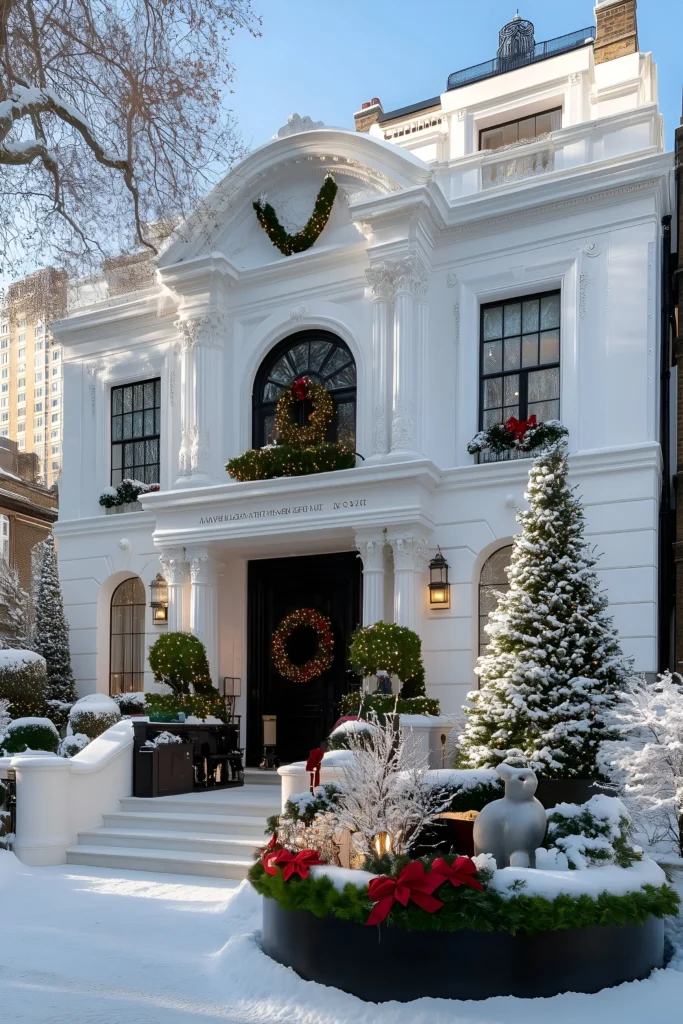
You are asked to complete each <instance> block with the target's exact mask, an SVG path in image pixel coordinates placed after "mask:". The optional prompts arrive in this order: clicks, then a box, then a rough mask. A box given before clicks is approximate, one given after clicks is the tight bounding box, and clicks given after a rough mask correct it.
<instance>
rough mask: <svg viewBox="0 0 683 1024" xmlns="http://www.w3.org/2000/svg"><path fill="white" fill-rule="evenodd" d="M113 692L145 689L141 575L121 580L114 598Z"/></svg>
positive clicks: (111, 667)
mask: <svg viewBox="0 0 683 1024" xmlns="http://www.w3.org/2000/svg"><path fill="white" fill-rule="evenodd" d="M110 635H111V646H110V662H109V692H110V693H111V694H112V696H113V695H114V694H116V693H133V692H135V691H137V690H143V689H144V674H145V586H144V584H143V582H142V580H141V579H140V578H139V576H131V578H130V579H127V580H124V581H123V583H119V585H118V587H117V588H116V590H115V591H114V593H113V594H112V599H111V634H110Z"/></svg>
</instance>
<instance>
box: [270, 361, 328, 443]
mask: <svg viewBox="0 0 683 1024" xmlns="http://www.w3.org/2000/svg"><path fill="white" fill-rule="evenodd" d="M306 399H308V401H309V402H310V403H311V405H312V406H313V411H312V412H311V413H310V414H309V417H308V423H307V424H306V426H304V427H300V426H298V425H297V424H296V423H295V422H294V420H293V419H292V413H293V410H294V403H295V402H304V401H306ZM333 416H334V401H333V400H332V396H331V394H330V393H329V391H328V390H327V388H325V387H323V385H322V384H319V383H318V381H316V380H310V378H308V377H299V378H298V380H295V381H294V383H293V384H292V385H291V386H290V387H288V388H287V390H286V391H283V392H282V394H281V395H280V398H279V399H278V403H277V406H276V408H275V436H276V437H277V439H278V442H279V444H288V445H291V446H292V448H313V447H315V445H317V444H323V442H324V440H325V434H326V433H327V428H328V426H329V425H330V423H331V422H332V418H333Z"/></svg>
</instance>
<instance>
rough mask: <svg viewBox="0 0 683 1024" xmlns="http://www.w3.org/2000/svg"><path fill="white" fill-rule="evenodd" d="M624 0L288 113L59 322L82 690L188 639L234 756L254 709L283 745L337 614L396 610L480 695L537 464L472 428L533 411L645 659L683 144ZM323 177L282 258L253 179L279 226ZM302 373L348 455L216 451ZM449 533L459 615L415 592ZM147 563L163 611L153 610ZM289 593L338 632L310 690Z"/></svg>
mask: <svg viewBox="0 0 683 1024" xmlns="http://www.w3.org/2000/svg"><path fill="white" fill-rule="evenodd" d="M615 5H616V7H617V8H619V10H621V8H624V7H626V8H629V7H632V8H633V13H634V16H635V0H607V2H606V3H603V4H600V5H599V6H598V8H596V14H597V18H598V39H597V43H596V42H595V40H594V38H593V37H594V36H595V30H594V28H591V29H582V30H580V31H579V32H578V33H572V34H571V35H569V36H566V37H562V38H561V39H560V40H552V41H551V42H550V43H547V44H546V43H535V40H534V38H533V32H534V29H533V26H531V28H529V27H528V26H529V24H530V23H528V22H524V21H522V20H520V19H515V21H513V22H512V23H510V25H508V26H505V28H504V29H503V30H502V32H501V39H500V50H499V54H498V57H497V58H496V59H495V60H494V61H491V62H490V64H488V65H484V66H480V67H479V68H478V69H477V68H474V69H467V71H466V72H461V73H458V74H456V75H452V76H451V77H450V79H449V85H450V86H451V87H450V88H448V89H446V91H445V92H444V93H443V94H441V95H440V96H438V97H436V98H434V99H432V100H429V101H425V103H423V104H415V105H413V106H412V107H409V108H405V109H404V110H400V111H393V112H389V113H386V114H385V113H384V111H383V109H382V107H381V104H379V101H373V102H372V103H371V104H366V106H365V108H364V109H363V111H361V112H359V114H358V115H356V122H357V128H360V130H356V131H351V130H345V129H337V128H329V127H324V126H322V125H320V124H317V123H314V122H311V121H310V119H308V118H304V119H303V120H302V119H301V118H298V116H296V117H293V118H290V120H289V122H288V125H287V126H285V128H284V129H281V131H280V132H279V133H278V136H277V137H275V138H274V139H273V140H272V141H271V142H269V143H267V144H266V145H264V146H261V147H260V148H259V149H257V150H255V151H254V152H252V153H251V154H250V155H249V156H247V157H246V158H245V159H244V161H243V162H242V163H241V164H240V165H239V166H237V167H236V168H235V169H234V170H233V171H232V172H231V173H230V174H229V175H228V176H227V177H226V178H225V180H224V181H223V182H222V183H221V184H220V185H219V186H218V187H217V188H216V189H215V191H214V192H213V194H212V195H211V196H210V197H209V199H208V200H207V204H206V207H205V208H204V209H203V210H199V211H197V213H196V215H195V216H194V217H193V218H191V219H190V220H189V221H188V222H187V223H186V224H185V225H183V228H182V231H181V232H180V233H179V234H178V235H177V236H176V237H175V238H174V239H173V240H172V241H171V244H170V245H169V246H168V248H167V249H166V250H165V252H164V253H163V255H162V256H161V257H160V259H159V261H158V270H157V280H156V283H155V284H154V285H153V286H152V287H148V288H146V289H145V290H142V291H138V292H135V293H132V294H129V295H118V296H116V297H114V298H111V299H105V300H100V301H98V302H94V303H93V304H91V305H85V306H81V307H79V308H77V309H75V310H73V311H72V313H71V314H70V315H69V316H68V317H66V318H65V319H64V320H62V321H61V322H59V323H57V324H55V325H54V327H53V332H54V336H55V340H56V341H57V342H58V343H59V344H60V345H62V346H63V353H64V359H63V361H64V397H65V401H64V453H63V473H62V481H61V486H60V512H59V523H58V525H57V527H56V532H57V536H58V539H59V557H60V571H61V577H62V585H63V589H64V595H65V603H66V611H67V614H68V617H69V622H70V625H71V650H72V659H73V665H74V670H75V675H76V678H77V682H78V687H79V691H80V692H81V693H82V694H84V693H89V692H93V691H103V692H110V691H111V692H117V691H120V690H122V689H123V690H127V689H142V688H143V687H144V688H145V689H153V688H154V683H153V680H152V677H151V673H150V672H149V668H148V666H147V664H146V659H145V652H146V649H147V647H148V646H149V644H151V643H152V642H153V641H154V639H155V638H156V636H157V635H159V633H160V632H161V631H163V630H166V629H169V630H173V629H183V630H190V631H192V632H193V633H196V634H197V635H199V636H200V637H201V639H202V640H203V641H204V643H205V644H206V647H207V651H208V654H209V659H210V663H211V669H212V673H213V675H214V678H215V680H216V681H218V680H220V679H222V678H224V677H230V678H231V679H235V678H238V679H240V680H241V695H240V696H239V697H238V699H237V710H238V711H239V712H240V713H241V715H242V727H243V730H244V737H243V738H244V742H245V743H246V746H247V760H248V762H249V763H252V764H253V763H258V759H259V757H260V754H261V743H262V738H261V720H262V716H263V715H269V714H275V715H277V736H278V750H279V752H280V754H281V757H282V759H283V760H284V759H288V758H294V757H297V756H298V757H300V756H302V754H303V755H305V754H306V753H307V751H308V749H309V748H310V746H313V745H316V743H319V742H320V740H322V739H323V738H324V735H325V734H326V732H325V730H327V729H328V728H329V726H330V725H331V723H332V722H333V721H334V719H335V717H336V707H337V701H338V698H339V695H340V693H341V692H344V690H345V689H346V688H348V685H349V678H350V677H349V675H348V670H347V661H346V648H347V643H348V637H349V635H350V632H351V631H352V629H353V628H355V626H356V625H357V624H358V623H359V622H362V623H365V624H369V623H373V622H376V621H378V620H380V619H384V620H389V621H392V620H393V621H396V622H398V623H400V624H402V625H407V626H410V627H412V628H414V629H416V630H417V631H418V632H419V634H420V636H421V638H422V643H423V651H424V657H425V665H426V672H427V688H428V693H429V695H430V696H432V697H437V698H438V699H439V700H440V702H441V708H442V711H443V712H446V713H454V712H457V711H458V709H459V708H460V706H461V705H462V703H463V700H464V699H465V695H466V693H467V692H468V690H470V689H471V688H473V687H474V686H476V677H475V675H474V673H473V669H474V665H475V661H476V658H477V655H478V653H479V649H480V646H481V644H482V643H485V642H486V637H485V634H483V631H482V624H483V623H484V622H485V620H486V615H487V613H488V610H489V609H490V607H491V600H492V598H491V593H492V590H495V589H496V587H497V586H499V585H504V583H505V576H504V566H505V564H506V562H507V558H508V557H509V545H510V543H511V538H512V536H513V535H514V533H515V532H516V529H517V527H516V521H515V513H516V509H517V508H518V507H519V506H522V505H523V504H524V497H523V495H524V490H525V483H526V479H527V473H528V468H529V463H528V461H526V460H524V459H518V460H514V461H510V460H507V461H497V462H492V461H488V462H487V461H484V460H483V459H481V460H480V461H477V458H476V457H475V456H472V455H470V454H468V452H467V444H468V442H469V441H470V439H471V438H472V437H473V435H474V434H475V433H476V432H477V431H478V430H479V429H480V428H481V427H482V426H486V425H489V424H492V423H495V422H500V421H503V420H505V419H507V418H508V417H509V416H511V415H514V416H516V417H518V418H526V417H528V416H530V415H532V414H536V415H537V417H538V419H539V420H547V419H552V418H560V419H561V420H562V422H563V423H564V424H565V425H566V427H567V428H568V431H569V448H570V453H571V460H570V465H571V473H572V479H573V482H574V483H575V484H576V485H578V490H579V492H580V494H581V496H582V498H583V500H584V502H585V505H586V511H587V522H588V531H589V534H590V538H591V540H592V541H593V542H594V543H595V545H596V547H597V549H598V551H599V552H600V553H601V557H600V563H599V570H600V576H601V579H602V581H603V582H604V585H605V588H606V590H607V592H608V595H609V599H610V605H611V611H612V613H613V615H614V618H615V622H616V625H617V627H618V628H619V631H620V634H621V639H622V643H623V647H624V650H625V652H626V653H627V654H629V655H632V656H633V658H634V660H635V665H636V668H637V669H639V670H642V671H647V672H649V671H653V670H655V669H656V668H657V630H658V627H657V613H658V607H657V569H658V566H657V546H658V509H659V497H660V486H661V466H662V462H661V448H660V443H659V442H660V426H659V414H660V401H659V349H660V337H659V335H660V303H661V298H660V296H661V287H660V269H661V248H662V238H663V228H662V220H663V218H665V217H667V216H668V215H669V214H670V213H671V202H672V198H671V197H672V169H673V161H672V157H671V155H670V154H667V153H666V152H665V151H664V144H663V131H662V120H661V117H660V114H659V110H658V106H657V77H656V68H655V65H654V64H653V61H652V56H651V54H649V53H640V52H638V50H637V44H635V45H627V46H626V51H627V52H625V53H624V55H621V56H618V55H617V56H615V55H614V54H615V52H616V53H617V54H618V53H620V52H621V50H619V48H617V49H616V51H615V49H614V47H612V48H611V49H610V46H607V47H605V40H604V39H603V38H601V31H607V29H606V28H604V26H603V27H601V22H600V19H601V18H602V17H604V16H605V13H606V12H607V13H609V12H610V10H611V9H612V8H615ZM612 13H614V12H613V11H612ZM627 13H628V12H627ZM608 42H609V40H608ZM633 42H634V41H633V40H632V41H631V43H632V44H633ZM601 44H602V46H601ZM622 49H623V47H622ZM598 52H599V54H600V57H599V58H598ZM368 128H369V130H367V129H368ZM328 173H329V174H331V175H332V176H333V178H334V180H335V181H336V183H337V185H338V189H339V191H338V193H337V196H336V198H335V201H334V204H333V207H332V212H331V216H330V219H329V222H328V224H327V226H326V227H325V229H324V231H323V232H322V234H321V235H320V236H319V238H318V239H317V241H316V242H315V244H314V245H313V246H312V247H311V248H309V249H308V250H307V251H305V252H302V253H299V254H295V255H290V256H284V255H282V254H281V253H280V251H279V250H278V249H277V248H275V246H274V245H273V244H272V243H271V242H270V240H269V237H268V235H267V234H266V232H265V231H264V230H263V228H262V227H261V225H260V224H259V222H258V220H257V217H256V214H255V212H254V208H253V203H254V202H255V201H257V200H259V199H260V198H262V197H263V195H264V194H265V195H266V196H267V200H268V202H269V203H271V204H272V206H273V207H274V209H275V211H276V212H277V215H278V217H279V218H280V220H281V221H282V223H283V224H284V225H285V227H286V228H287V229H288V230H290V231H297V230H299V229H300V228H301V227H302V226H303V225H304V224H305V223H306V221H307V219H308V218H309V216H310V214H311V210H312V208H313V203H314V201H315V198H316V195H317V193H318V190H319V189H320V187H321V184H322V182H323V179H324V176H325V175H326V174H328ZM302 375H305V376H308V377H309V378H312V379H315V380H318V381H320V382H322V383H323V384H324V385H325V386H326V387H327V388H328V390H329V391H330V393H331V394H332V397H333V399H334V401H335V407H336V422H335V430H336V436H337V437H339V438H342V439H344V440H346V441H348V442H350V443H352V444H353V446H354V448H355V450H356V452H357V453H358V455H359V458H358V459H357V463H358V464H357V467H356V468H355V469H346V470H341V471H337V472H331V473H323V474H318V475H310V476H300V477H291V478H280V479H273V480H261V481H256V482H236V481H234V480H232V479H231V478H230V477H229V476H228V474H227V473H226V470H225V463H226V461H227V460H228V459H229V458H232V457H234V456H237V455H239V454H240V453H242V452H244V451H246V450H247V449H249V448H251V447H259V446H262V445H264V444H265V443H267V442H269V441H270V440H271V439H272V431H273V426H272V424H273V412H274V407H275V402H276V400H277V398H278V397H279V395H280V394H281V393H282V390H283V389H284V388H286V387H288V386H289V385H290V384H291V383H292V381H293V380H294V379H295V378H297V377H300V376H302ZM123 476H130V477H134V478H137V479H143V480H147V481H148V482H153V481H158V482H159V484H160V490H159V491H158V493H153V494H149V495H146V496H144V497H143V498H142V499H141V500H142V506H143V508H142V510H141V511H135V512H131V513H130V514H126V515H105V511H104V509H102V508H101V507H100V506H99V504H98V497H99V495H100V493H101V491H102V490H103V489H104V488H105V487H106V486H108V485H110V484H111V483H117V482H118V481H119V480H120V479H121V478H122V477H123ZM439 548H440V550H441V552H442V553H443V555H444V557H445V559H446V560H447V562H448V565H449V573H450V584H451V590H450V606H449V607H447V608H443V607H439V608H433V607H431V606H430V603H429V593H428V586H427V585H428V581H429V574H428V562H429V560H430V559H431V558H432V557H434V555H435V554H436V552H437V549H439ZM160 570H161V571H162V572H163V574H164V575H165V578H166V580H167V583H168V622H167V623H163V624H155V623H154V621H153V618H152V611H151V609H150V584H151V582H152V581H153V579H154V578H155V577H156V575H157V573H158V572H159V571H160ZM299 608H313V609H315V610H317V611H319V612H321V613H323V614H325V615H327V616H328V617H329V618H330V620H331V622H332V629H333V633H334V638H335V653H334V665H333V666H332V668H331V669H330V670H329V671H328V672H327V673H326V674H325V675H324V676H323V677H320V678H318V679H317V680H313V681H311V682H309V683H306V684H301V683H298V684H297V683H292V682H291V681H289V680H286V679H284V678H283V677H282V676H280V675H279V674H278V673H277V671H276V670H275V668H274V666H273V663H272V657H271V643H272V634H273V631H274V629H276V628H277V626H278V624H279V623H280V622H281V621H282V619H283V618H284V617H285V616H287V615H288V614H290V613H291V612H292V611H295V610H297V609H299ZM300 640H301V643H300V644H299V654H298V655H296V654H292V657H293V658H296V657H297V656H298V657H299V658H300V659H303V660H306V657H309V656H310V650H309V651H308V653H307V650H308V649H307V648H306V644H307V643H308V642H309V640H310V637H309V638H307V637H305V636H302V637H300ZM302 652H303V653H302Z"/></svg>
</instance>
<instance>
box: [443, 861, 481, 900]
mask: <svg viewBox="0 0 683 1024" xmlns="http://www.w3.org/2000/svg"><path fill="white" fill-rule="evenodd" d="M476 873H477V865H476V864H475V863H474V861H473V860H471V858H470V857H456V858H455V860H454V861H453V863H452V864H450V865H449V864H447V863H446V861H445V860H444V859H443V857H439V858H438V860H435V861H434V863H433V864H432V874H433V875H441V881H442V882H447V881H448V882H450V883H451V885H453V886H455V887H456V888H457V887H458V886H459V885H468V886H469V887H470V889H478V890H479V891H480V892H481V891H482V890H483V888H484V886H483V885H482V884H481V882H479V881H477V879H476V878H474V875H476Z"/></svg>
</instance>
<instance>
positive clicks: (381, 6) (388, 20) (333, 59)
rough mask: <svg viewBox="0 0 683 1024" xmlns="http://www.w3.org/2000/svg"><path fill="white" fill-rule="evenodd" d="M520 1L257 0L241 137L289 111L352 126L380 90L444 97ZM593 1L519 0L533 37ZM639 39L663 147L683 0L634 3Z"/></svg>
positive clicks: (679, 75)
mask: <svg viewBox="0 0 683 1024" xmlns="http://www.w3.org/2000/svg"><path fill="white" fill-rule="evenodd" d="M515 4H516V0H478V2H473V0H421V2H417V0H340V2H336V3H332V2H331V0H254V5H255V8H256V10H257V12H258V13H259V14H261V15H262V17H263V36H262V37H261V38H260V39H252V38H248V37H246V36H239V37H237V38H236V39H235V40H234V43H233V50H232V55H233V59H234V62H235V65H236V68H237V75H236V81H235V84H234V89H235V93H234V96H233V97H232V103H231V105H232V108H233V110H234V111H235V113H236V115H237V117H238V120H239V123H240V128H241V131H242V134H243V137H244V140H245V142H247V143H249V144H251V145H253V146H258V145H260V144H261V143H263V142H266V141H267V140H268V139H269V138H270V136H271V135H273V134H274V132H275V131H276V130H277V129H278V128H279V127H280V126H281V125H283V124H284V123H285V120H286V118H287V115H288V114H291V113H293V112H294V111H296V112H298V113H299V114H301V115H304V114H308V115H309V116H311V117H312V118H313V119H314V120H315V121H324V122H325V124H329V125H337V126H340V127H347V128H352V127H353V113H354V111H356V110H358V109H360V105H361V103H362V102H363V101H364V100H369V99H371V98H372V97H373V96H379V97H380V99H381V100H382V103H383V104H384V109H385V110H393V109H395V108H397V107H402V106H405V105H406V104H408V103H415V102H417V101H418V100H422V99H427V98H429V97H431V96H436V95H438V94H439V93H441V92H442V91H443V90H444V88H445V84H446V78H447V76H448V74H449V73H450V72H451V71H457V70H459V69H460V68H465V67H468V66H469V65H471V64H478V63H479V62H480V61H484V60H490V59H491V58H492V57H494V56H495V53H496V47H497V45H498V29H499V28H500V27H501V26H502V25H503V24H505V22H507V21H509V20H510V19H511V18H512V16H513V15H514V13H515V10H516V6H515ZM593 7H594V4H593V2H592V0H559V2H558V0H543V2H542V0H524V2H522V4H521V6H520V14H521V15H522V17H524V18H528V19H530V20H531V21H533V22H534V25H535V26H536V39H537V40H539V41H540V40H544V39H552V38H553V37H554V36H558V35H564V34H565V33H566V32H573V31H575V30H576V29H579V28H585V27H586V26H587V25H592V24H594V16H593ZM638 27H639V43H640V49H641V50H642V51H648V50H651V51H652V52H653V54H654V59H655V61H656V63H657V64H658V67H659V101H660V106H661V109H662V112H663V113H664V118H665V131H666V143H667V149H671V148H672V146H673V132H674V128H675V127H676V125H677V124H678V121H679V119H680V116H681V86H682V85H683V0H640V3H639V4H638Z"/></svg>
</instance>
